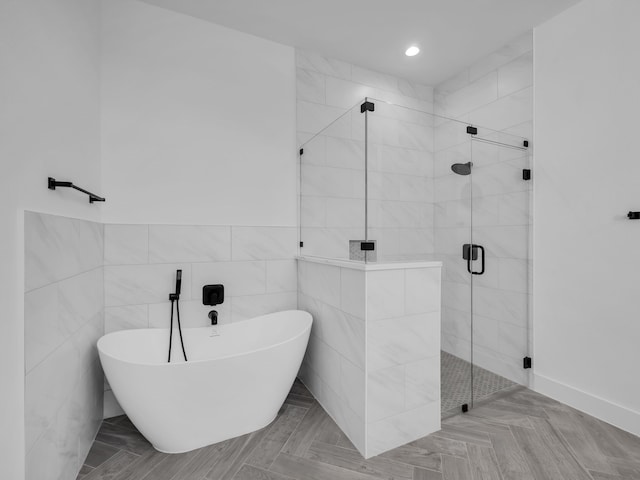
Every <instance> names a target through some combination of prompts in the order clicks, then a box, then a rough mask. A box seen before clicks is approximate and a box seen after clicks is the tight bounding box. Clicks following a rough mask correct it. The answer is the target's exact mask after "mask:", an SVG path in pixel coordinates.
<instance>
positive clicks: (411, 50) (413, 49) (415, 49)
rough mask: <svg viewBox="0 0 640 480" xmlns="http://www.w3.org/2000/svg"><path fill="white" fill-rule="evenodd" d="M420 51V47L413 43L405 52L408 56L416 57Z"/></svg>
mask: <svg viewBox="0 0 640 480" xmlns="http://www.w3.org/2000/svg"><path fill="white" fill-rule="evenodd" d="M419 53H420V49H419V48H418V47H416V46H415V45H411V46H410V47H409V48H407V51H406V52H404V54H405V55H406V56H407V57H415V56H416V55H417V54H419Z"/></svg>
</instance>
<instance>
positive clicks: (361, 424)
mask: <svg viewBox="0 0 640 480" xmlns="http://www.w3.org/2000/svg"><path fill="white" fill-rule="evenodd" d="M298 282H299V283H298V284H299V293H298V298H299V301H298V304H299V308H300V309H302V310H306V311H308V312H310V313H311V314H312V315H313V317H314V325H313V328H312V332H311V338H310V341H309V348H308V350H307V354H306V356H305V359H304V361H303V364H302V368H301V370H300V374H299V376H300V378H301V380H302V381H303V382H304V383H305V384H306V385H307V387H308V388H309V389H310V391H311V392H312V393H313V394H314V396H315V397H316V398H317V399H318V401H319V402H320V403H321V404H322V405H323V407H324V408H325V409H326V410H327V412H329V414H330V415H331V416H332V417H333V418H334V419H335V421H336V423H337V424H338V425H339V426H340V427H341V428H342V429H343V431H344V432H345V433H346V434H347V436H348V437H349V438H350V439H351V441H352V442H353V443H354V445H355V446H356V447H357V448H358V450H359V451H360V452H361V453H362V454H363V455H364V456H366V457H367V458H369V457H371V456H374V455H377V454H379V453H382V452H384V451H386V450H389V449H391V448H394V447H397V446H400V445H404V444H405V443H408V442H410V441H412V440H415V439H416V438H419V437H422V436H424V435H427V434H429V433H432V432H434V431H436V430H438V429H439V428H440V267H439V266H438V267H431V268H409V269H403V268H402V269H393V270H373V271H365V270H358V269H354V268H346V267H342V266H339V265H332V264H325V263H316V262H313V261H308V260H304V259H300V260H298Z"/></svg>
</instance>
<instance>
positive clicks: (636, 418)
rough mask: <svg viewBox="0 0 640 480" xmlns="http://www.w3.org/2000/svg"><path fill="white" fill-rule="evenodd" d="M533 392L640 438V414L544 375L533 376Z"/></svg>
mask: <svg viewBox="0 0 640 480" xmlns="http://www.w3.org/2000/svg"><path fill="white" fill-rule="evenodd" d="M532 387H533V390H534V391H536V392H538V393H541V394H543V395H546V396H547V397H551V398H553V399H555V400H558V401H559V402H562V403H565V404H567V405H569V406H570V407H573V408H576V409H578V410H580V411H582V412H584V413H588V414H589V415H591V416H593V417H596V418H598V419H600V420H603V421H605V422H607V423H610V424H611V425H614V426H616V427H618V428H620V429H622V430H625V431H627V432H629V433H632V434H633V435H637V436H640V412H636V411H634V410H631V409H629V408H626V407H623V406H621V405H618V404H615V403H613V402H611V401H609V400H605V399H604V398H600V397H597V396H595V395H592V394H590V393H587V392H583V391H582V390H578V389H577V388H574V387H570V386H569V385H565V384H564V383H560V382H557V381H555V380H552V379H550V378H548V377H544V376H542V375H535V374H534V375H533V385H532Z"/></svg>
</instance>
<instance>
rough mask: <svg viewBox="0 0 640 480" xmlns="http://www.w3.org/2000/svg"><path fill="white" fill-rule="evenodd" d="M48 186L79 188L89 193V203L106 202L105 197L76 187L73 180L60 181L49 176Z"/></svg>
mask: <svg viewBox="0 0 640 480" xmlns="http://www.w3.org/2000/svg"><path fill="white" fill-rule="evenodd" d="M47 186H48V188H49V190H55V189H56V187H68V188H73V189H74V190H78V191H79V192H82V193H85V194H87V195H89V203H93V202H104V201H105V199H104V198H103V197H99V196H98V195H96V194H95V193H91V192H89V191H87V190H85V189H84V188H80V187H76V186H75V185H74V184H73V183H72V182H58V181H57V180H56V179H55V178H53V177H49V179H48V181H47Z"/></svg>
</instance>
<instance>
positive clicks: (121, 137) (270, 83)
mask: <svg viewBox="0 0 640 480" xmlns="http://www.w3.org/2000/svg"><path fill="white" fill-rule="evenodd" d="M102 40H103V43H102V55H103V57H102V58H103V62H102V78H101V80H102V107H103V108H102V133H103V138H102V152H103V157H104V163H103V177H104V193H105V195H106V196H107V198H108V199H109V202H108V203H107V204H106V205H105V215H104V219H105V221H106V222H108V223H144V224H148V223H164V224H172V223H173V224H192V225H253V226H258V225H282V226H294V225H295V224H296V223H295V222H296V202H295V199H296V170H295V165H296V145H295V67H294V50H293V49H292V48H291V47H286V46H283V45H279V44H276V43H273V42H269V41H267V40H263V39H260V38H257V37H253V36H251V35H247V34H244V33H240V32H237V31H234V30H230V29H227V28H224V27H220V26H218V25H214V24H212V23H209V22H206V21H202V20H198V19H196V18H193V17H189V16H186V15H181V14H177V13H175V12H172V11H169V10H165V9H162V8H158V7H155V6H151V5H148V4H145V3H141V2H137V1H132V0H109V1H105V2H103V37H102Z"/></svg>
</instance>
